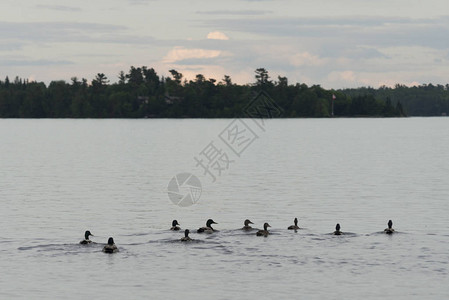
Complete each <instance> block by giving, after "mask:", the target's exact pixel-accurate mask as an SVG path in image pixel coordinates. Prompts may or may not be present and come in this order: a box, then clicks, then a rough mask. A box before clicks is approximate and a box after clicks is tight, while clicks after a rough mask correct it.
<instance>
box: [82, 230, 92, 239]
mask: <svg viewBox="0 0 449 300" xmlns="http://www.w3.org/2000/svg"><path fill="white" fill-rule="evenodd" d="M90 235H91V236H94V235H93V234H92V233H90V231H89V230H87V231H86V232H85V233H84V239H86V240H88V239H89V236H90Z"/></svg>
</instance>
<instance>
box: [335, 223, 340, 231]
mask: <svg viewBox="0 0 449 300" xmlns="http://www.w3.org/2000/svg"><path fill="white" fill-rule="evenodd" d="M335 230H336V231H340V224H338V223H337V226H335Z"/></svg>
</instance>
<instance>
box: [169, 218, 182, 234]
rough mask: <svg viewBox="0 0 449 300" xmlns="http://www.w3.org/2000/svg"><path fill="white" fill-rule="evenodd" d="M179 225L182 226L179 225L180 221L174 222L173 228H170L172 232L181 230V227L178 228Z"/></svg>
mask: <svg viewBox="0 0 449 300" xmlns="http://www.w3.org/2000/svg"><path fill="white" fill-rule="evenodd" d="M177 225H181V224H179V223H178V221H176V220H173V222H172V223H171V228H170V230H175V231H178V230H180V229H181V227H179V226H177Z"/></svg>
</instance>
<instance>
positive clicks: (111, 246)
mask: <svg viewBox="0 0 449 300" xmlns="http://www.w3.org/2000/svg"><path fill="white" fill-rule="evenodd" d="M293 223H294V225H290V226H289V227H288V228H287V229H289V230H298V229H300V228H299V226H298V218H295V219H294V221H293ZM212 224H218V223H216V222H214V220H212V219H209V220H207V222H206V226H205V227H200V228H198V230H197V231H196V232H197V233H213V232H216V231H218V230H216V229H214V228H212ZM243 224H244V226H243V227H242V228H241V229H242V230H245V231H251V230H257V229H255V228H253V227H251V226H250V224H254V223H253V222H251V221H250V220H248V219H246V220H245V221H244V222H243ZM180 225H181V224H179V223H178V221H177V220H173V222H172V227H171V228H170V230H173V231H179V230H181V227H179V226H180ZM387 225H388V228H385V229H384V233H386V234H393V233H394V229H393V222H392V221H391V220H389V221H388V224H387ZM268 227H271V226H270V224H268V223H265V224H263V230H257V232H256V235H257V236H264V237H267V236H268V235H269V234H270V232H269V231H268ZM189 233H190V231H189V230H188V229H186V230H184V237H182V238H181V242H189V241H193V239H191V238H190V237H189ZM343 234H344V233H343V232H342V231H341V230H340V224H337V225H336V226H335V231H334V232H333V235H343ZM90 236H93V234H92V233H90V231H89V230H87V231H86V232H85V234H84V240H82V241H81V242H80V244H82V245H87V244H90V243H92V241H91V240H89V237H90ZM103 252H105V253H115V252H118V248H117V246H116V245H115V243H114V239H113V238H112V237H110V238H109V239H108V243H107V244H106V245H105V246H104V247H103Z"/></svg>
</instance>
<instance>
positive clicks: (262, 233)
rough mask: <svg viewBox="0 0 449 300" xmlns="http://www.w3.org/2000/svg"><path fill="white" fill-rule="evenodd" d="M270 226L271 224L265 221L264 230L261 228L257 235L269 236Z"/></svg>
mask: <svg viewBox="0 0 449 300" xmlns="http://www.w3.org/2000/svg"><path fill="white" fill-rule="evenodd" d="M268 227H271V226H270V224H268V223H265V224H263V230H259V231H258V232H257V233H256V235H257V236H265V237H267V236H268V235H269V234H270V233H269V232H268Z"/></svg>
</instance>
